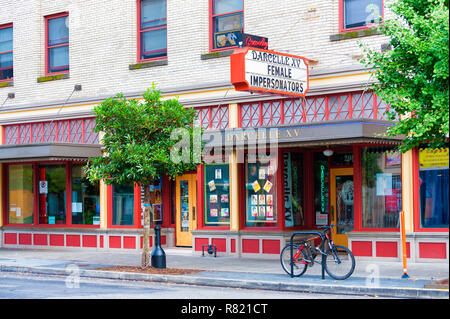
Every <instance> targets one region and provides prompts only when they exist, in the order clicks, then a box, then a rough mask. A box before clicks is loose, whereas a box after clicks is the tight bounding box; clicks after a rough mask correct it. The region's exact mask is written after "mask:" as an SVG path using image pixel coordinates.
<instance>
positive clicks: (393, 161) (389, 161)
mask: <svg viewBox="0 0 450 319" xmlns="http://www.w3.org/2000/svg"><path fill="white" fill-rule="evenodd" d="M385 155H386V157H385V162H386V166H398V165H401V164H402V153H400V152H388V153H386V154H385Z"/></svg>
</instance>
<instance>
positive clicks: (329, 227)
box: [317, 224, 334, 229]
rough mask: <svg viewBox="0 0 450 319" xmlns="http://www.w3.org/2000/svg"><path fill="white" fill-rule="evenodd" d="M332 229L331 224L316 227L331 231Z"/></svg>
mask: <svg viewBox="0 0 450 319" xmlns="http://www.w3.org/2000/svg"><path fill="white" fill-rule="evenodd" d="M333 227H334V225H333V224H330V225H327V226H317V228H322V229H331V228H333Z"/></svg>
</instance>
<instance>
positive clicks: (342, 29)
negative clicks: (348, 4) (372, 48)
mask: <svg viewBox="0 0 450 319" xmlns="http://www.w3.org/2000/svg"><path fill="white" fill-rule="evenodd" d="M344 1H345V0H339V32H340V33H341V32H348V31H358V30H367V29H370V28H371V27H370V26H367V25H365V26H362V27H356V28H345V26H344ZM383 17H384V0H381V19H383Z"/></svg>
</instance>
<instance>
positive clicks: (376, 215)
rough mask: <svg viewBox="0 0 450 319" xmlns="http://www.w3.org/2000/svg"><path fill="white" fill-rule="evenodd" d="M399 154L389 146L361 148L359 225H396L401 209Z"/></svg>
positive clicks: (388, 226)
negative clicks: (360, 220)
mask: <svg viewBox="0 0 450 319" xmlns="http://www.w3.org/2000/svg"><path fill="white" fill-rule="evenodd" d="M401 159H402V158H401V154H400V153H398V152H393V149H392V148H388V147H378V148H377V147H373V148H372V147H364V148H363V149H362V157H361V162H362V163H361V164H362V165H361V166H362V172H361V175H362V226H363V227H364V228H396V227H399V212H400V211H401V210H402V183H401V164H402V161H401Z"/></svg>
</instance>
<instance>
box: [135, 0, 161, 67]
mask: <svg viewBox="0 0 450 319" xmlns="http://www.w3.org/2000/svg"><path fill="white" fill-rule="evenodd" d="M142 1H143V0H136V8H137V10H136V11H137V61H138V62H146V61H155V60H164V59H167V38H166V49H165V50H166V55H164V56H160V57H156V58H150V59H142V58H141V56H142V54H141V53H142V41H141V35H142V33H144V32H149V31H155V30H161V29H167V14H166V23H165V24H161V25H158V26H154V27H151V28H147V29H141V2H142ZM166 12H167V2H166ZM157 51H158V50H157ZM157 51H151V52H157Z"/></svg>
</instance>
